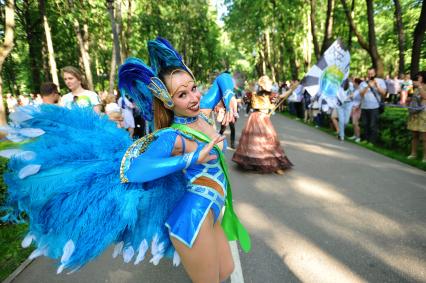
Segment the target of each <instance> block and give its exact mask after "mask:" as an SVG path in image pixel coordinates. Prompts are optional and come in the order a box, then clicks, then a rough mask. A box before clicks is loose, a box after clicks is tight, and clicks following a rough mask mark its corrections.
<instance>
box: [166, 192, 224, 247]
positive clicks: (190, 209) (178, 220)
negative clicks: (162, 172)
mask: <svg viewBox="0 0 426 283" xmlns="http://www.w3.org/2000/svg"><path fill="white" fill-rule="evenodd" d="M224 203H225V198H224V197H223V196H221V195H220V194H219V193H218V192H217V191H215V190H214V189H212V188H210V187H206V186H200V185H190V186H189V187H188V189H187V191H186V192H185V193H184V195H183V197H182V199H181V200H180V201H179V203H178V205H177V206H176V207H175V209H174V210H173V212H172V213H171V215H170V216H169V218H168V219H167V221H166V224H165V225H166V227H167V228H168V229H169V233H170V236H173V237H174V238H176V239H178V240H179V241H181V242H182V243H184V244H185V245H187V246H188V247H189V248H192V245H193V244H194V241H195V239H196V238H197V235H198V232H199V231H200V228H201V224H203V221H204V219H205V218H206V217H207V214H208V213H209V211H210V209H212V211H213V217H214V223H216V221H217V219H218V217H219V215H220V212H221V210H222V207H223V205H224Z"/></svg>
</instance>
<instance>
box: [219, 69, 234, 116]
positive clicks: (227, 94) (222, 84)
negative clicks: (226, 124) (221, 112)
mask: <svg viewBox="0 0 426 283" xmlns="http://www.w3.org/2000/svg"><path fill="white" fill-rule="evenodd" d="M216 82H217V84H218V85H219V89H220V92H221V95H222V100H223V104H224V105H225V108H226V111H229V110H230V104H231V99H232V97H234V96H235V94H234V81H233V80H232V76H231V75H230V74H228V73H222V74H220V75H219V76H218V77H217V78H216Z"/></svg>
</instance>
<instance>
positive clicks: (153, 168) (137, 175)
mask: <svg viewBox="0 0 426 283" xmlns="http://www.w3.org/2000/svg"><path fill="white" fill-rule="evenodd" d="M195 157H197V158H195ZM197 160H198V154H196V152H190V153H185V154H184V155H179V156H171V157H166V158H164V157H163V158H161V157H155V156H145V155H144V154H142V155H140V156H138V157H137V158H135V159H134V160H132V164H131V165H130V167H129V169H128V170H127V172H126V177H127V179H128V180H129V182H139V183H144V182H148V181H152V180H155V179H158V178H160V177H164V176H167V175H170V174H172V173H174V172H177V171H180V170H183V169H186V168H188V167H189V166H191V165H193V164H195V163H196V162H197Z"/></svg>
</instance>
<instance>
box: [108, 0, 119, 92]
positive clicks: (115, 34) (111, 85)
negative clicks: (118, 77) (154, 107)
mask: <svg viewBox="0 0 426 283" xmlns="http://www.w3.org/2000/svg"><path fill="white" fill-rule="evenodd" d="M114 2H115V1H114V0H108V13H109V18H110V20H111V29H112V35H113V39H114V48H113V49H112V50H113V56H114V60H111V70H110V76H109V80H110V81H109V92H110V94H112V93H113V91H114V80H115V69H116V67H117V65H121V51H120V39H119V37H118V33H119V32H118V30H117V29H118V26H117V25H118V23H116V21H115V18H116V15H114ZM116 12H117V13H118V11H116ZM113 61H115V62H113Z"/></svg>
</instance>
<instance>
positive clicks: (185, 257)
mask: <svg viewBox="0 0 426 283" xmlns="http://www.w3.org/2000/svg"><path fill="white" fill-rule="evenodd" d="M170 239H171V241H172V243H173V246H174V247H175V249H176V251H177V252H178V254H179V256H180V258H181V260H182V264H183V266H184V267H185V270H186V272H187V273H188V275H189V277H190V278H191V280H192V282H194V283H204V282H205V283H218V282H219V255H218V251H217V247H216V235H215V233H214V226H213V215H212V212H211V211H210V212H209V214H208V215H207V217H206V219H205V220H204V222H203V224H202V225H201V229H200V231H199V233H198V236H197V239H196V240H195V242H194V245H193V246H192V248H189V247H187V246H186V245H185V244H183V243H182V242H180V241H179V240H177V239H176V238H174V237H170Z"/></svg>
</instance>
